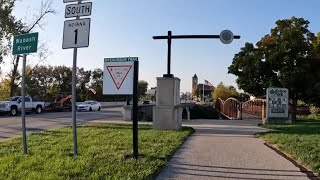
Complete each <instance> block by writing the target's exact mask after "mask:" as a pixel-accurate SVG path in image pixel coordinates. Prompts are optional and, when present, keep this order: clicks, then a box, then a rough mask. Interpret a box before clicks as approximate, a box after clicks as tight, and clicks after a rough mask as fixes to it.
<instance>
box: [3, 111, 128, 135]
mask: <svg viewBox="0 0 320 180" xmlns="http://www.w3.org/2000/svg"><path fill="white" fill-rule="evenodd" d="M121 119H122V108H108V109H102V110H101V111H100V112H77V123H78V124H80V123H84V122H88V121H94V120H98V121H111V120H121ZM71 121H72V114H71V112H52V113H42V114H34V113H32V114H27V115H26V126H27V132H28V133H32V132H37V131H43V130H47V129H53V128H59V127H65V126H69V125H71ZM19 135H21V116H16V117H11V116H7V115H0V140H4V139H7V138H10V137H14V136H19Z"/></svg>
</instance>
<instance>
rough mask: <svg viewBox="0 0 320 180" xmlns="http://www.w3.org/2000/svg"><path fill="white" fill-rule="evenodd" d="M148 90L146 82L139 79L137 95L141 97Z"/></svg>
mask: <svg viewBox="0 0 320 180" xmlns="http://www.w3.org/2000/svg"><path fill="white" fill-rule="evenodd" d="M147 90H148V82H146V81H143V80H140V81H139V82H138V97H139V98H141V97H143V96H145V95H146V93H147Z"/></svg>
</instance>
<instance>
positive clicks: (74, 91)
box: [72, 0, 81, 157]
mask: <svg viewBox="0 0 320 180" xmlns="http://www.w3.org/2000/svg"><path fill="white" fill-rule="evenodd" d="M80 3H81V0H78V4H80ZM77 19H80V18H79V16H77ZM76 38H77V37H76ZM77 56H78V48H74V49H73V66H72V132H73V155H74V156H75V157H76V156H77V155H78V143H77V104H76V103H77Z"/></svg>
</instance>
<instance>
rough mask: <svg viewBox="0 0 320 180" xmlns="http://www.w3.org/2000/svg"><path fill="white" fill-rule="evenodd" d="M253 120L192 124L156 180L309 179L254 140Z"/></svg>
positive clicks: (192, 122) (255, 130) (256, 128)
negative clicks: (186, 135)
mask: <svg viewBox="0 0 320 180" xmlns="http://www.w3.org/2000/svg"><path fill="white" fill-rule="evenodd" d="M258 123H259V122H258V121H255V120H247V121H246V120H242V121H230V120H227V121H225V120H195V121H189V122H187V123H184V125H188V126H192V127H193V128H195V129H196V133H195V134H194V135H193V136H191V137H190V138H189V139H188V140H187V141H186V142H185V144H184V145H183V146H182V148H181V149H180V150H178V151H177V152H176V154H175V155H174V156H173V158H172V159H171V160H170V162H169V163H168V166H167V167H166V168H165V169H164V170H163V171H162V172H161V173H160V174H159V175H158V177H157V178H156V179H158V180H162V179H181V180H188V179H196V180H203V179H210V180H212V179H290V180H293V179H294V180H300V179H309V178H308V177H307V175H306V173H303V172H301V171H300V169H299V168H298V167H296V166H295V165H294V164H293V163H291V162H290V161H289V160H287V159H285V158H284V157H282V156H281V155H279V154H277V153H276V152H275V151H274V150H272V149H270V148H268V147H267V146H265V145H264V141H263V140H262V139H259V138H255V137H254V134H255V133H257V132H263V131H266V130H265V129H263V128H259V127H257V124H258Z"/></svg>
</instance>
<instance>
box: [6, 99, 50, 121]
mask: <svg viewBox="0 0 320 180" xmlns="http://www.w3.org/2000/svg"><path fill="white" fill-rule="evenodd" d="M21 102H22V98H21V96H15V97H12V98H11V99H9V100H7V101H2V102H0V112H6V113H9V114H10V115H11V116H15V115H17V114H18V112H21V108H22V103H21ZM25 107H26V112H32V111H34V112H36V113H37V114H40V113H42V110H43V108H44V102H41V101H38V100H34V99H32V98H31V97H30V96H26V97H25Z"/></svg>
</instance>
